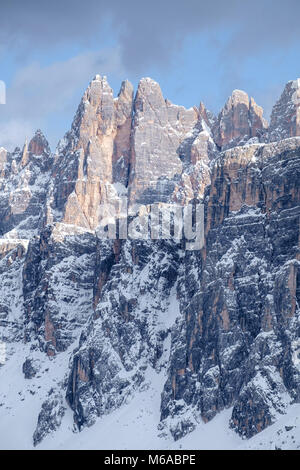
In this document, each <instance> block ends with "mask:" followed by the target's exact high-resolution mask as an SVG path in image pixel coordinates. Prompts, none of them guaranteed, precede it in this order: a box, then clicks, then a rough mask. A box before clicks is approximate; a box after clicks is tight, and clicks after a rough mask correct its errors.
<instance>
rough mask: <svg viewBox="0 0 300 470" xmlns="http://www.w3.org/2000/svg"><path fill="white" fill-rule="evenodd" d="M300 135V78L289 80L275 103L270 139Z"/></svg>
mask: <svg viewBox="0 0 300 470" xmlns="http://www.w3.org/2000/svg"><path fill="white" fill-rule="evenodd" d="M296 136H300V78H298V79H297V80H291V81H290V82H288V83H287V84H286V86H285V88H284V90H283V92H282V94H281V96H280V98H279V100H278V101H277V103H276V104H275V106H274V108H273V110H272V114H271V122H270V132H269V140H270V141H276V140H281V139H286V138H288V137H296Z"/></svg>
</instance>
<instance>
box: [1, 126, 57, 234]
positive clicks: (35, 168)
mask: <svg viewBox="0 0 300 470" xmlns="http://www.w3.org/2000/svg"><path fill="white" fill-rule="evenodd" d="M52 165H53V156H52V154H51V152H50V148H49V144H48V142H47V140H46V138H45V137H44V135H43V134H42V132H41V131H40V130H39V131H37V132H36V134H35V135H34V137H33V138H32V139H31V141H30V143H29V145H27V143H25V145H24V148H23V150H22V151H21V150H20V149H19V148H17V149H16V150H15V151H14V152H12V153H9V152H6V151H5V150H3V149H2V150H1V151H0V234H2V235H4V234H8V233H10V232H11V231H12V233H11V234H10V236H11V237H12V238H26V239H28V238H30V236H32V234H34V233H37V231H38V229H40V228H41V227H42V226H43V223H44V219H45V210H44V207H45V204H46V198H47V193H48V186H49V182H50V175H51V169H52Z"/></svg>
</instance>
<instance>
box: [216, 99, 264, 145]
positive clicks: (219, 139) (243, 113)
mask: <svg viewBox="0 0 300 470" xmlns="http://www.w3.org/2000/svg"><path fill="white" fill-rule="evenodd" d="M266 127H267V122H266V121H265V119H264V118H263V109H262V108H261V107H260V106H258V105H257V104H256V103H255V101H254V99H253V98H250V99H249V96H248V95H247V93H245V92H244V91H241V90H234V91H233V93H232V95H231V96H230V97H229V98H228V100H227V102H226V104H225V106H224V108H223V109H222V111H221V112H220V114H219V116H218V119H217V121H216V123H215V126H214V128H213V134H214V139H215V142H216V144H217V145H218V146H219V147H220V148H221V149H222V150H225V149H227V148H230V147H235V146H236V145H241V144H243V143H246V141H247V140H249V139H251V138H253V137H258V136H259V135H260V132H261V131H263V130H264V129H265V128H266Z"/></svg>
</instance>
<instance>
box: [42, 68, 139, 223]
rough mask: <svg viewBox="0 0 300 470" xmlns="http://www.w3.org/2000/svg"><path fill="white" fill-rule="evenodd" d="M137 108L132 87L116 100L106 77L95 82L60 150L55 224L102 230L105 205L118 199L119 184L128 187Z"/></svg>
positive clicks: (126, 86) (125, 86)
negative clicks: (134, 118) (132, 131)
mask: <svg viewBox="0 0 300 470" xmlns="http://www.w3.org/2000/svg"><path fill="white" fill-rule="evenodd" d="M132 106H133V89H132V86H131V84H130V83H129V82H124V83H123V84H122V87H121V90H120V93H119V96H118V98H117V99H116V100H114V98H113V92H112V89H111V88H110V86H109V85H108V83H107V80H106V77H103V78H102V77H100V76H98V75H97V76H96V77H95V79H94V80H93V81H92V82H91V84H90V86H89V87H88V89H87V91H86V93H85V95H84V97H83V98H82V101H81V104H80V106H79V108H78V111H77V114H76V116H75V119H74V122H73V125H72V129H71V132H69V133H67V134H66V136H65V138H64V140H63V141H62V142H61V143H60V145H59V146H58V149H57V156H56V162H55V168H54V184H53V190H52V196H51V197H52V204H51V208H52V210H50V212H49V221H50V220H51V219H52V220H60V221H62V222H64V223H68V224H74V225H78V226H81V227H85V228H92V229H94V228H96V227H97V225H98V224H99V206H100V204H103V203H106V202H109V201H110V199H112V198H113V197H115V196H117V190H116V189H115V187H114V183H121V184H123V185H124V184H126V185H127V179H128V164H129V155H130V132H131V119H132Z"/></svg>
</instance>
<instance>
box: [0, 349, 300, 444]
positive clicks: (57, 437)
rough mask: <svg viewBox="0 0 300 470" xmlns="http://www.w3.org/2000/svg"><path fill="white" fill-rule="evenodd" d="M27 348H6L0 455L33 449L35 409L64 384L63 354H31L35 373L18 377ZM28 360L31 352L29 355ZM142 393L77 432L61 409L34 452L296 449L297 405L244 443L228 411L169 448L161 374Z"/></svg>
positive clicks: (299, 432) (0, 371)
mask: <svg viewBox="0 0 300 470" xmlns="http://www.w3.org/2000/svg"><path fill="white" fill-rule="evenodd" d="M29 349H30V348H29V346H28V345H20V343H15V344H12V345H9V349H8V360H7V362H6V364H5V365H3V366H1V367H0V449H1V450H4V449H5V450H16V449H24V450H30V449H34V446H33V441H32V435H33V433H34V430H35V427H36V424H37V419H38V414H39V412H40V409H41V404H42V402H43V400H44V399H45V398H46V395H47V391H48V390H50V389H51V388H52V387H53V388H55V387H57V386H59V384H60V383H61V382H62V381H63V380H64V374H65V371H66V369H67V364H68V360H69V357H70V355H71V350H72V348H70V350H69V351H66V352H65V353H62V354H60V355H58V356H56V357H55V358H54V359H53V358H52V359H49V358H48V357H46V356H45V355H44V354H43V353H36V356H37V357H36V358H37V359H38V360H39V362H40V364H41V365H40V370H39V372H38V374H37V375H36V377H34V378H33V379H30V380H29V379H25V378H24V374H23V372H22V364H23V362H24V358H25V357H26V356H27V355H28V354H29ZM31 357H32V352H31ZM146 377H147V378H146V381H145V387H144V390H143V391H141V392H140V393H137V394H136V395H135V396H134V398H133V399H132V400H131V401H130V402H129V403H127V404H125V405H123V406H121V407H120V408H119V409H118V410H116V411H114V412H113V413H111V414H110V415H107V416H104V417H102V418H99V419H98V421H97V422H96V424H95V425H94V426H92V427H90V428H84V429H83V430H82V431H81V432H78V431H77V430H76V429H74V424H73V417H72V411H71V410H70V408H69V407H68V405H67V403H66V404H65V406H66V412H65V415H64V417H63V420H62V424H61V426H60V428H59V429H58V430H57V431H56V432H53V433H52V434H50V435H49V436H47V437H46V438H45V439H44V440H43V442H42V443H41V444H40V445H38V446H37V447H36V449H39V450H46V449H49V450H50V449H51V450H56V449H57V450H64V449H66V450H72V449H74V450H76V449H77V450H78V449H80V450H97V449H99V450H101V449H104V450H116V449H122V450H127V449H129V450H130V449H132V450H133V449H147V450H151V449H153V450H157V449H161V450H178V449H183V450H184V449H189V450H204V449H207V450H217V449H253V450H254V449H264V450H272V449H276V448H280V449H300V405H299V404H298V405H292V406H290V407H289V408H288V410H287V413H286V414H285V415H283V416H282V417H281V418H280V419H279V420H278V421H277V422H276V423H275V424H274V425H272V426H270V427H269V428H267V429H266V430H264V431H262V432H261V433H259V434H258V435H256V436H254V437H253V438H251V439H249V440H243V439H242V438H241V437H239V436H238V435H237V434H236V433H235V432H234V431H233V430H231V429H230V428H229V420H230V416H231V411H232V409H228V410H224V411H223V412H221V413H219V414H218V415H217V416H216V417H215V418H214V419H213V420H211V421H210V422H208V423H207V424H205V423H204V422H203V423H201V424H199V425H198V427H197V428H196V429H195V431H193V432H192V433H190V434H188V435H187V436H185V437H183V438H182V439H180V440H178V441H176V442H174V440H173V439H172V437H171V436H169V435H165V434H164V433H163V432H161V431H159V429H158V423H159V417H160V409H159V408H160V394H161V390H162V388H163V384H164V381H165V379H166V376H165V371H163V372H161V373H160V374H157V373H156V372H155V371H154V370H153V369H151V370H150V368H149V370H148V371H147V375H146Z"/></svg>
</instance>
